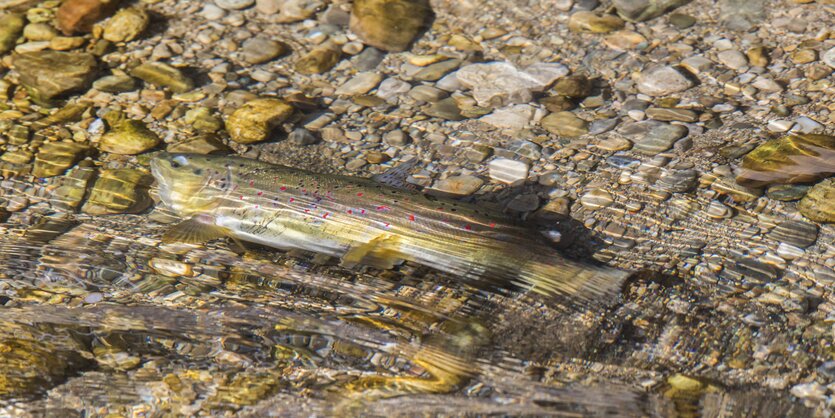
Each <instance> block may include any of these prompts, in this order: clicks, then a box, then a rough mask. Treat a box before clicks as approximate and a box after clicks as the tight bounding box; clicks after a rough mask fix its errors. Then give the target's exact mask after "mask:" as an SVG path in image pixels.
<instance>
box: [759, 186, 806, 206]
mask: <svg viewBox="0 0 835 418" xmlns="http://www.w3.org/2000/svg"><path fill="white" fill-rule="evenodd" d="M810 188H811V186H807V185H803V184H772V185H771V186H768V189H766V191H765V193H766V195H767V196H768V197H769V198H770V199H774V200H779V201H782V202H792V201H795V200H800V199H802V198H803V196H806V193H807V192H808V191H809V189H810Z"/></svg>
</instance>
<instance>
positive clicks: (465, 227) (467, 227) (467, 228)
mask: <svg viewBox="0 0 835 418" xmlns="http://www.w3.org/2000/svg"><path fill="white" fill-rule="evenodd" d="M464 229H466V230H467V231H471V230H472V229H473V227H471V226H470V225H464Z"/></svg>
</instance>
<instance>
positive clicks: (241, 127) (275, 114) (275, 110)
mask: <svg viewBox="0 0 835 418" xmlns="http://www.w3.org/2000/svg"><path fill="white" fill-rule="evenodd" d="M292 114H293V106H291V105H289V104H288V103H287V102H285V101H284V100H280V99H274V98H260V99H254V100H250V101H248V102H247V103H246V104H244V105H243V106H241V107H239V108H238V109H236V110H235V111H234V112H232V114H231V115H230V116H229V118H228V119H227V120H226V131H227V132H228V133H229V137H230V138H231V139H232V140H233V141H235V142H237V143H239V144H252V143H255V142H261V141H264V140H266V139H268V138H269V137H270V134H271V133H272V131H273V129H275V128H276V127H277V126H279V125H280V124H281V123H283V122H284V121H285V120H287V119H288V118H289V117H290V115H292Z"/></svg>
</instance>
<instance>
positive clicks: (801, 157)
mask: <svg viewBox="0 0 835 418" xmlns="http://www.w3.org/2000/svg"><path fill="white" fill-rule="evenodd" d="M832 174H835V136H831V135H815V134H797V135H788V136H784V137H782V138H779V139H773V140H770V141H766V142H765V143H763V144H762V145H760V146H758V147H757V148H754V150H753V151H751V152H750V153H748V154H747V155H746V156H745V157H743V158H742V169H741V170H740V173H739V175H738V176H737V178H736V181H737V182H738V183H739V184H742V185H745V186H750V187H762V186H766V185H769V184H775V183H808V182H812V181H815V180H818V179H821V178H824V177H827V176H830V175H832Z"/></svg>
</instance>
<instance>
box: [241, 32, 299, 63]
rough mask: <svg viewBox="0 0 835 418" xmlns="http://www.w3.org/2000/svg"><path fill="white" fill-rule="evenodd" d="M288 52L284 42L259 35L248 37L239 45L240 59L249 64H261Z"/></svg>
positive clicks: (288, 49) (288, 48)
mask: <svg viewBox="0 0 835 418" xmlns="http://www.w3.org/2000/svg"><path fill="white" fill-rule="evenodd" d="M288 52H290V47H289V46H287V44H285V43H284V42H279V41H274V40H272V39H265V38H261V37H255V38H250V39H247V40H246V41H244V43H243V45H242V46H241V59H242V60H244V61H246V62H247V63H249V64H263V63H265V62H267V61H271V60H273V59H275V58H278V57H280V56H282V55H285V54H287V53H288Z"/></svg>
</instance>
